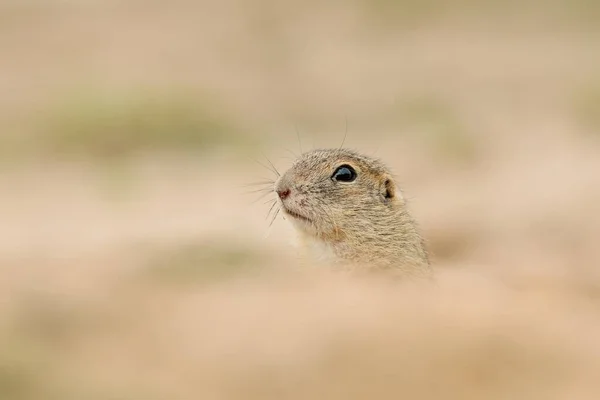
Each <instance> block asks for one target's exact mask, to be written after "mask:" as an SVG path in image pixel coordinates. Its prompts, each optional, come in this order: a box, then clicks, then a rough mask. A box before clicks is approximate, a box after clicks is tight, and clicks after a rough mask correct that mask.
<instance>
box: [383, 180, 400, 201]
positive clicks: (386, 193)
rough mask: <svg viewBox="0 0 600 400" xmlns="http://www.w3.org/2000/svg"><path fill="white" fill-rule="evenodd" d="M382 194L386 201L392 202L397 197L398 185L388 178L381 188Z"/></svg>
mask: <svg viewBox="0 0 600 400" xmlns="http://www.w3.org/2000/svg"><path fill="white" fill-rule="evenodd" d="M381 192H382V195H383V198H384V199H386V200H391V199H393V198H394V197H396V185H395V184H394V182H393V181H392V178H390V177H386V178H385V180H384V181H383V186H382V187H381Z"/></svg>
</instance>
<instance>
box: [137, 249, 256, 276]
mask: <svg viewBox="0 0 600 400" xmlns="http://www.w3.org/2000/svg"><path fill="white" fill-rule="evenodd" d="M153 253H154V254H153V256H152V259H151V260H149V261H148V262H147V264H146V267H145V268H144V273H145V274H146V275H147V276H148V277H150V278H151V279H152V280H156V281H159V282H161V283H173V284H189V283H191V284H197V283H206V282H213V281H215V280H221V279H228V278H232V277H236V276H239V275H242V274H245V273H249V272H256V271H258V270H260V269H261V268H265V267H266V263H267V262H268V257H266V256H265V255H264V254H261V253H259V252H257V251H256V250H255V249H252V248H250V247H248V246H245V245H242V244H239V243H235V242H231V241H228V240H227V239H223V241H209V242H199V243H188V244H185V245H181V246H178V247H175V248H170V249H164V250H162V251H158V252H157V251H154V252H153Z"/></svg>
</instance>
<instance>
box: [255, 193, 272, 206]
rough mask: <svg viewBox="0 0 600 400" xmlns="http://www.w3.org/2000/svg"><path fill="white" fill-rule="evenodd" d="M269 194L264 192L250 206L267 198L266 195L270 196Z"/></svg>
mask: <svg viewBox="0 0 600 400" xmlns="http://www.w3.org/2000/svg"><path fill="white" fill-rule="evenodd" d="M270 194H271V192H265V193H263V194H261V195H260V196H258V198H257V199H256V200H254V201H253V202H252V203H251V204H255V203H257V202H259V201H260V200H262V199H264V198H265V197H267V196H268V195H270Z"/></svg>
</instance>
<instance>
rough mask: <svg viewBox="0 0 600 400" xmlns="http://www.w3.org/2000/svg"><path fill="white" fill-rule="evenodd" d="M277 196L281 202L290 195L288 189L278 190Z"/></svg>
mask: <svg viewBox="0 0 600 400" xmlns="http://www.w3.org/2000/svg"><path fill="white" fill-rule="evenodd" d="M277 194H278V195H279V198H280V199H281V200H285V199H286V198H287V197H288V196H289V195H290V189H284V190H278V191H277Z"/></svg>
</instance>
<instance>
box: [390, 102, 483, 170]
mask: <svg viewBox="0 0 600 400" xmlns="http://www.w3.org/2000/svg"><path fill="white" fill-rule="evenodd" d="M390 114H391V115H390V117H391V119H392V120H393V121H394V125H395V126H397V127H398V126H399V129H400V131H401V132H402V134H407V135H411V136H412V137H413V138H414V139H416V140H417V141H419V142H422V143H424V144H425V145H427V146H428V147H430V148H431V149H432V151H433V154H432V155H433V156H435V157H437V158H439V159H441V160H443V161H450V162H456V163H470V162H473V161H474V160H475V159H476V157H477V146H476V143H475V140H474V138H473V137H472V135H471V133H470V132H469V129H468V127H467V126H466V125H465V123H464V122H463V121H462V119H461V118H460V116H459V115H458V113H457V112H456V111H455V110H454V109H452V107H450V105H448V104H447V103H445V102H442V101H439V100H436V99H432V98H427V97H417V98H407V99H401V100H398V101H396V102H395V104H394V107H393V108H392V109H391V110H390ZM397 129H398V128H397Z"/></svg>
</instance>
